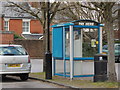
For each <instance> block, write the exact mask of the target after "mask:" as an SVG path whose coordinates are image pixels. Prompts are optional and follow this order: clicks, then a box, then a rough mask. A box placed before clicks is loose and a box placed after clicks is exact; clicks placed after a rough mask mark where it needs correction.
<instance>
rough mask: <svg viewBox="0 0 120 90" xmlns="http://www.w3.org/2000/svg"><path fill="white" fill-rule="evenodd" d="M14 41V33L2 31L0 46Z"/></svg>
mask: <svg viewBox="0 0 120 90" xmlns="http://www.w3.org/2000/svg"><path fill="white" fill-rule="evenodd" d="M13 40H14V34H13V32H9V31H0V44H9V43H12V42H13Z"/></svg>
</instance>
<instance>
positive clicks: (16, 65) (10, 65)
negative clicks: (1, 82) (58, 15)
mask: <svg viewBox="0 0 120 90" xmlns="http://www.w3.org/2000/svg"><path fill="white" fill-rule="evenodd" d="M8 67H21V65H20V64H8Z"/></svg>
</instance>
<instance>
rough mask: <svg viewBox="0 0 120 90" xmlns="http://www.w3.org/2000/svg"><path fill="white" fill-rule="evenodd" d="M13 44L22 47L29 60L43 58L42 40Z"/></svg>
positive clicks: (15, 41)
mask: <svg viewBox="0 0 120 90" xmlns="http://www.w3.org/2000/svg"><path fill="white" fill-rule="evenodd" d="M14 43H15V44H20V45H22V46H23V47H24V48H25V49H26V50H27V51H28V53H29V55H30V57H31V58H43V55H44V52H43V50H44V49H43V40H14Z"/></svg>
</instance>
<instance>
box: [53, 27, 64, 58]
mask: <svg viewBox="0 0 120 90" xmlns="http://www.w3.org/2000/svg"><path fill="white" fill-rule="evenodd" d="M52 38H53V43H52V44H53V47H52V48H53V57H57V58H63V27H56V28H53V37H52Z"/></svg>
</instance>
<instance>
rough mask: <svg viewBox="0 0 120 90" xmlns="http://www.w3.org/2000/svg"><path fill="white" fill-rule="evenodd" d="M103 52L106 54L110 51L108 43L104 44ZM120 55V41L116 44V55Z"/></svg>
mask: <svg viewBox="0 0 120 90" xmlns="http://www.w3.org/2000/svg"><path fill="white" fill-rule="evenodd" d="M102 52H103V53H104V54H107V53H108V45H104V46H103V50H102ZM119 55H120V44H119V43H116V44H115V56H119Z"/></svg>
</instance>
